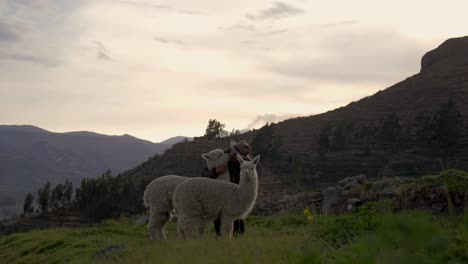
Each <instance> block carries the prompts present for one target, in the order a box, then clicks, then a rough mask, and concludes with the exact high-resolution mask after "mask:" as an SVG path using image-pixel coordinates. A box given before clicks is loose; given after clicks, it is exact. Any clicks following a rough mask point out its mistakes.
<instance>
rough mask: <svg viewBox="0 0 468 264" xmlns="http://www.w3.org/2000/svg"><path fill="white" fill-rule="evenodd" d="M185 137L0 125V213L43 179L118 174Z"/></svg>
mask: <svg viewBox="0 0 468 264" xmlns="http://www.w3.org/2000/svg"><path fill="white" fill-rule="evenodd" d="M185 139H187V140H190V138H186V137H174V138H170V139H167V140H165V141H163V142H161V143H153V142H150V141H147V140H142V139H138V138H135V137H133V136H130V135H123V136H107V135H102V134H97V133H93V132H69V133H54V132H49V131H47V130H44V129H42V128H38V127H34V126H28V125H25V126H9V125H0V215H2V214H3V215H5V214H8V213H10V212H11V211H12V210H14V208H15V207H16V208H20V207H21V206H22V203H23V199H24V196H25V194H26V193H27V192H30V191H33V192H35V191H36V190H37V188H39V186H41V185H43V184H44V183H45V182H46V181H51V183H53V184H54V183H61V182H63V181H64V180H65V179H70V180H71V181H72V182H73V183H75V184H76V183H78V182H79V181H80V180H81V179H82V178H84V177H96V176H99V175H100V174H102V173H103V172H104V171H105V170H107V169H110V170H111V171H112V172H113V174H114V175H115V174H117V173H120V172H122V171H125V170H127V169H130V168H132V167H135V166H136V165H138V164H140V163H141V162H143V161H145V160H147V159H149V158H151V157H153V156H154V155H155V154H162V153H164V151H165V150H166V149H168V148H170V147H171V146H172V145H173V144H175V143H178V142H180V141H184V140H185Z"/></svg>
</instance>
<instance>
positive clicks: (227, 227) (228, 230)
mask: <svg viewBox="0 0 468 264" xmlns="http://www.w3.org/2000/svg"><path fill="white" fill-rule="evenodd" d="M233 222H234V219H232V218H229V217H223V218H221V236H223V237H228V238H231V236H232V226H233Z"/></svg>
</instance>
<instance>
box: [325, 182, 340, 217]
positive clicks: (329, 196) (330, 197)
mask: <svg viewBox="0 0 468 264" xmlns="http://www.w3.org/2000/svg"><path fill="white" fill-rule="evenodd" d="M341 195H342V189H341V188H335V187H330V188H327V189H325V190H324V192H323V196H324V198H323V203H322V214H324V215H329V214H330V213H331V208H332V206H333V205H335V204H336V203H337V202H338V201H339V200H340V198H341Z"/></svg>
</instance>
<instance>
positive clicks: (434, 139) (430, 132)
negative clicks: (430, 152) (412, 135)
mask: <svg viewBox="0 0 468 264" xmlns="http://www.w3.org/2000/svg"><path fill="white" fill-rule="evenodd" d="M415 121H416V124H417V126H418V131H417V134H416V135H417V138H418V139H419V140H421V141H426V142H428V143H429V144H431V145H432V146H433V149H435V150H436V151H437V152H438V153H437V155H440V157H441V159H442V162H443V165H444V166H446V165H447V161H448V159H449V157H450V156H451V155H452V154H453V151H454V149H455V147H456V146H457V144H458V141H459V140H460V135H461V133H462V128H463V118H462V115H461V113H460V111H459V110H458V108H457V105H456V103H455V101H454V100H452V99H450V100H449V101H448V102H447V103H446V104H443V105H441V106H440V108H439V109H438V110H437V111H436V112H434V113H432V115H431V114H430V113H429V114H425V113H420V114H419V115H418V116H416V119H415Z"/></svg>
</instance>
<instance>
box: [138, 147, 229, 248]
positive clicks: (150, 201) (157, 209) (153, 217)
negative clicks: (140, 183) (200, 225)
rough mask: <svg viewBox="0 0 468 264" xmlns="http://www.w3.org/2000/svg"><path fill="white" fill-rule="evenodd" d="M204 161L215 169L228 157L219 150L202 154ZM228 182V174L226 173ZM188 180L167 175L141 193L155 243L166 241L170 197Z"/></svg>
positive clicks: (170, 206) (170, 210)
mask: <svg viewBox="0 0 468 264" xmlns="http://www.w3.org/2000/svg"><path fill="white" fill-rule="evenodd" d="M202 157H203V159H205V160H206V162H207V166H208V167H210V166H211V168H215V167H218V166H221V165H223V164H226V163H227V161H228V159H229V155H228V154H224V151H223V150H221V149H214V150H212V151H210V152H208V153H205V154H202ZM227 175H228V176H227V179H228V180H229V172H227ZM188 179H190V178H189V177H184V176H178V175H167V176H162V177H159V178H157V179H155V180H153V181H152V182H151V183H150V184H148V186H147V187H146V189H145V192H144V193H143V204H144V206H145V207H146V208H148V209H149V214H150V215H149V220H148V232H149V234H150V237H151V239H152V240H153V241H155V242H161V241H164V240H166V234H165V233H166V232H165V226H166V224H167V222H169V220H170V219H171V217H172V216H173V212H174V206H173V202H172V197H173V194H174V190H175V188H176V187H177V186H178V185H179V184H181V183H182V182H184V181H186V180H188Z"/></svg>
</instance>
